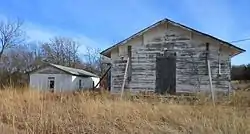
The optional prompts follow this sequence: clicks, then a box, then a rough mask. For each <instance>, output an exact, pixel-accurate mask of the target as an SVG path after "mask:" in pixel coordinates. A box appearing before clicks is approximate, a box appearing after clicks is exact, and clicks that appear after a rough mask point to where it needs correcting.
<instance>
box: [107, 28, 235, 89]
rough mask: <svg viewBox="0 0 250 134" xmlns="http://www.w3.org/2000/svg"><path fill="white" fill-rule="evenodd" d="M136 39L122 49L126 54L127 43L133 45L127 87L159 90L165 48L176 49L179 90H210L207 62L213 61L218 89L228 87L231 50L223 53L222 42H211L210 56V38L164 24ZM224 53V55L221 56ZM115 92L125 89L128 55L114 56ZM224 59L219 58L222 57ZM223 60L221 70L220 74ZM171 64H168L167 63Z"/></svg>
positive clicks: (213, 70)
mask: <svg viewBox="0 0 250 134" xmlns="http://www.w3.org/2000/svg"><path fill="white" fill-rule="evenodd" d="M132 40H136V41H131V42H128V43H127V44H124V45H123V46H122V47H121V48H119V51H121V52H122V54H119V55H122V56H123V57H124V56H125V57H126V56H127V55H126V54H125V53H124V52H125V51H126V50H122V48H123V49H127V47H126V46H128V45H130V46H131V47H132V48H131V53H132V55H131V66H132V67H131V69H132V78H131V81H130V82H129V83H128V82H127V83H126V84H125V90H131V91H132V92H138V91H155V90H156V89H155V88H156V57H157V56H161V55H163V54H164V52H165V51H166V50H167V51H173V52H176V92H198V91H208V90H209V78H208V74H207V62H206V59H209V60H210V62H211V72H212V82H213V87H214V88H215V90H218V91H228V89H229V81H230V62H231V60H230V56H229V52H223V49H222V50H221V51H222V52H221V53H219V48H220V46H219V45H218V44H215V42H212V41H211V42H212V43H210V45H209V51H208V54H207V58H206V53H207V51H206V43H207V40H206V39H204V40H203V38H201V37H200V36H194V35H192V36H190V32H187V31H181V30H180V29H178V28H176V27H173V26H172V27H171V26H168V29H166V26H165V25H161V26H159V27H158V28H155V29H152V30H149V31H148V32H146V33H144V34H143V35H141V37H137V38H135V39H132ZM219 56H220V57H219ZM111 59H112V64H113V66H112V69H111V78H112V82H111V92H119V91H120V90H121V86H122V81H123V76H124V71H125V66H126V62H127V58H121V57H120V56H118V57H112V56H111ZM218 59H219V60H220V61H219V60H218ZM219 64H221V74H220V75H219ZM166 68H167V67H166Z"/></svg>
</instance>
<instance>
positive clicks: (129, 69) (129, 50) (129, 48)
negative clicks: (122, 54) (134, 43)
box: [128, 46, 132, 81]
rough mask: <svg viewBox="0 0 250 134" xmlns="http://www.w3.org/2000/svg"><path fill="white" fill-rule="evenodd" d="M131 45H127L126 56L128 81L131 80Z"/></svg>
mask: <svg viewBox="0 0 250 134" xmlns="http://www.w3.org/2000/svg"><path fill="white" fill-rule="evenodd" d="M131 49H132V48H131V46H128V58H129V66H128V81H131V78H132V64H131V61H132V60H131V58H132V50H131Z"/></svg>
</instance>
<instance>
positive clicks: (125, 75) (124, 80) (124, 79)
mask: <svg viewBox="0 0 250 134" xmlns="http://www.w3.org/2000/svg"><path fill="white" fill-rule="evenodd" d="M128 65H129V58H128V59H127V64H126V68H125V73H124V78H123V83H122V91H121V98H122V96H123V92H124V87H125V82H126V79H127V72H128Z"/></svg>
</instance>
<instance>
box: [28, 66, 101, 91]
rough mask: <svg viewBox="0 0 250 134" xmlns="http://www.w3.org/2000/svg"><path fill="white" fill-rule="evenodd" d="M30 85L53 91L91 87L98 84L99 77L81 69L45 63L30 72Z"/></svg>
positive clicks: (34, 87)
mask: <svg viewBox="0 0 250 134" xmlns="http://www.w3.org/2000/svg"><path fill="white" fill-rule="evenodd" d="M29 75H30V87H31V88H33V89H39V90H45V91H46V90H50V91H55V92H61V91H76V90H84V89H91V88H93V87H97V88H98V86H99V85H96V84H98V82H99V80H100V79H99V77H98V76H97V75H96V74H93V73H90V72H88V71H85V70H82V69H75V68H70V67H65V66H61V65H56V64H51V63H47V64H45V65H44V66H42V67H40V68H39V69H37V70H35V71H32V72H30V74H29Z"/></svg>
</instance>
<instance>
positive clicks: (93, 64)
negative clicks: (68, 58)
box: [84, 47, 106, 74]
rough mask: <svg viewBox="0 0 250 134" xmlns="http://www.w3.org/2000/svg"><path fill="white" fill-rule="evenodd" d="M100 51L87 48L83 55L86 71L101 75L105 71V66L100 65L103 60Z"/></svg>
mask: <svg viewBox="0 0 250 134" xmlns="http://www.w3.org/2000/svg"><path fill="white" fill-rule="evenodd" d="M100 51H101V50H100V49H99V48H91V47H87V48H86V52H85V53H84V62H85V66H86V69H87V70H89V71H91V72H95V73H97V74H102V73H103V72H104V71H105V70H106V68H105V65H104V64H102V60H103V59H102V57H101V55H100Z"/></svg>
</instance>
